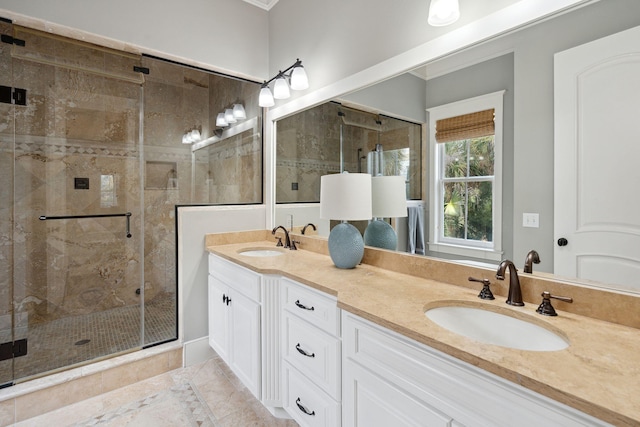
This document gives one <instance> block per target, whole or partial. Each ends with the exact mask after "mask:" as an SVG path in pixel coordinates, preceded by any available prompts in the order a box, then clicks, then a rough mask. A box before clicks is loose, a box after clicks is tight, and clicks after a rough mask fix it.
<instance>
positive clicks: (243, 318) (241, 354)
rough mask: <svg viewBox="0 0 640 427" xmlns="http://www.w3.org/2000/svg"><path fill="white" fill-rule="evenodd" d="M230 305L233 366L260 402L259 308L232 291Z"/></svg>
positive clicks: (230, 338) (231, 362)
mask: <svg viewBox="0 0 640 427" xmlns="http://www.w3.org/2000/svg"><path fill="white" fill-rule="evenodd" d="M229 304H230V305H229V308H230V310H229V313H230V316H231V318H230V325H229V326H230V328H229V331H230V332H229V333H230V336H229V341H230V343H231V361H230V366H231V369H232V370H233V372H234V373H235V374H236V375H237V376H238V377H239V378H240V380H241V381H242V382H243V383H244V385H245V386H246V387H247V388H248V389H249V390H250V391H251V393H253V395H254V396H256V397H257V398H258V399H260V387H261V382H260V378H261V370H260V364H261V361H262V355H261V347H260V305H259V304H258V303H256V302H254V301H252V300H250V299H248V298H247V297H245V296H244V295H242V294H240V293H238V292H232V294H231V301H230V303H229Z"/></svg>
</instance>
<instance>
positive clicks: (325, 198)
mask: <svg viewBox="0 0 640 427" xmlns="http://www.w3.org/2000/svg"><path fill="white" fill-rule="evenodd" d="M320 218H323V219H335V220H342V221H358V220H365V219H371V175H369V174H368V173H341V174H333V175H324V176H322V177H320Z"/></svg>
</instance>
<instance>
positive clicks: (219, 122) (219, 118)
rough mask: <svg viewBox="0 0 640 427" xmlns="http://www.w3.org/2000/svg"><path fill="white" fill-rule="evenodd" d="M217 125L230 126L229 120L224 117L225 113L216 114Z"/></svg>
mask: <svg viewBox="0 0 640 427" xmlns="http://www.w3.org/2000/svg"><path fill="white" fill-rule="evenodd" d="M216 126H219V127H226V126H229V123H227V121H226V120H225V118H224V113H218V115H217V116H216Z"/></svg>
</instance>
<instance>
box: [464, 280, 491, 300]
mask: <svg viewBox="0 0 640 427" xmlns="http://www.w3.org/2000/svg"><path fill="white" fill-rule="evenodd" d="M469 281H470V282H480V283H482V290H481V291H480V293H479V294H478V298H481V299H496V298H495V297H494V296H493V292H491V289H490V288H489V285H491V282H490V281H489V279H476V278H475V277H469Z"/></svg>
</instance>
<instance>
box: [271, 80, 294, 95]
mask: <svg viewBox="0 0 640 427" xmlns="http://www.w3.org/2000/svg"><path fill="white" fill-rule="evenodd" d="M290 96H291V93H290V92H289V84H288V83H287V79H285V78H284V76H281V77H278V78H277V79H276V82H275V83H274V84H273V97H274V98H275V99H287V98H289V97H290Z"/></svg>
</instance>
